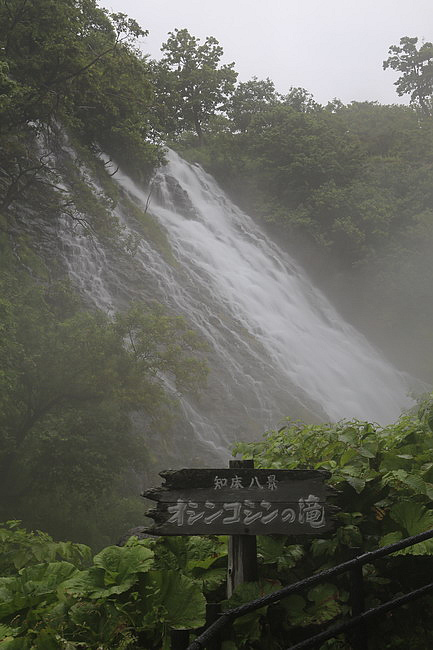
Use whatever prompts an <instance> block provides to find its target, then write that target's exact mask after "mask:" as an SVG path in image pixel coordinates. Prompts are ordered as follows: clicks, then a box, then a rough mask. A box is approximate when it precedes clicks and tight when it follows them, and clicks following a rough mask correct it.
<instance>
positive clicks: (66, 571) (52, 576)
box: [0, 562, 77, 617]
mask: <svg viewBox="0 0 433 650" xmlns="http://www.w3.org/2000/svg"><path fill="white" fill-rule="evenodd" d="M74 573H77V569H76V568H75V567H74V565H73V564H70V563H69V562H50V563H49V564H36V565H33V566H29V567H26V568H24V569H21V571H20V575H19V576H14V577H8V578H0V617H3V616H7V615H8V614H12V613H14V612H17V611H20V610H21V609H25V608H27V607H33V606H35V605H37V604H38V603H40V602H42V601H44V600H54V599H55V597H56V591H57V588H58V586H59V585H60V584H62V583H63V582H65V581H66V580H67V579H68V578H70V577H71V575H73V574H74Z"/></svg>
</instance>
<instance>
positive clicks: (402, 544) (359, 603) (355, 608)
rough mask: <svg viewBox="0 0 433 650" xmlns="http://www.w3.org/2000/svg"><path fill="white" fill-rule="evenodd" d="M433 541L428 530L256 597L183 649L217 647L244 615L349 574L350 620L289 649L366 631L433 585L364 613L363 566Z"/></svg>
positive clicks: (359, 644) (362, 639)
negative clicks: (370, 624) (225, 631)
mask: <svg viewBox="0 0 433 650" xmlns="http://www.w3.org/2000/svg"><path fill="white" fill-rule="evenodd" d="M431 538H433V529H432V530H427V531H425V532H423V533H420V534H418V535H414V536H412V537H406V538H405V539H403V540H401V541H399V542H395V543H394V544H389V545H388V546H383V547H381V548H379V549H377V550H376V551H370V552H368V553H363V554H362V555H358V556H357V557H354V558H353V559H351V560H347V561H346V562H342V563H341V564H338V565H337V566H335V567H332V568H331V569H325V570H324V571H321V572H320V573H317V574H315V575H312V576H310V577H308V578H305V579H304V580H300V581H298V582H295V583H293V584H291V585H288V586H287V587H283V589H279V590H278V591H274V592H273V593H271V594H268V595H267V596H263V597H262V598H257V599H256V600H253V601H251V602H249V603H245V604H244V605H241V606H239V607H235V608H233V609H229V610H226V611H225V612H223V613H222V614H220V615H219V616H218V617H217V619H216V620H215V622H213V623H211V624H210V625H209V626H208V627H207V628H206V629H205V630H204V631H203V632H202V633H201V634H199V635H198V636H197V637H196V639H194V641H192V643H190V644H189V645H188V646H186V645H184V646H183V647H184V648H187V650H202V649H203V648H207V647H208V646H209V644H212V646H213V647H216V646H215V639H216V638H217V637H218V636H219V635H220V633H221V631H222V630H223V628H225V627H226V626H228V625H230V624H232V623H233V621H235V620H236V619H237V618H239V617H241V616H245V614H249V613H250V612H254V611H255V610H257V609H260V608H262V607H265V606H267V605H272V604H273V603H277V602H279V601H280V600H282V599H283V598H286V597H287V596H291V595H292V594H294V593H297V592H299V591H301V590H302V589H305V588H310V587H313V586H314V585H316V584H318V583H320V582H323V581H325V580H328V579H329V578H333V577H334V576H338V575H341V574H342V573H346V572H350V574H351V578H352V587H353V589H351V592H352V616H351V618H350V619H349V620H348V621H345V622H343V623H340V624H338V625H334V626H332V627H330V628H329V629H328V630H325V631H324V632H321V633H319V634H316V635H314V636H311V637H309V638H308V639H305V640H304V641H301V642H300V643H297V644H296V645H292V646H290V648H288V649H287V650H307V649H308V648H314V647H316V646H317V645H318V644H319V643H323V642H324V641H326V640H327V639H331V638H332V637H335V636H338V635H339V634H341V633H343V632H347V631H349V630H351V629H353V628H357V627H359V629H361V630H362V629H364V632H365V626H364V625H363V624H364V623H365V622H366V621H368V620H370V619H372V618H374V617H376V616H380V615H381V614H383V613H385V612H388V611H390V610H392V609H395V608H397V607H401V606H402V605H405V604H406V603H408V602H410V601H413V600H416V599H417V598H421V597H422V596H424V595H426V594H427V593H429V592H430V591H433V583H429V584H427V585H425V586H424V587H421V588H419V589H416V590H414V591H411V592H410V593H408V594H405V595H404V596H400V597H398V598H395V599H393V600H390V601H387V602H386V603H384V604H382V605H379V606H377V607H374V608H373V609H369V610H367V611H363V609H364V603H363V595H362V567H363V566H364V564H368V563H371V562H373V561H374V560H377V559H378V558H381V557H386V556H387V555H391V554H392V553H395V552H396V551H400V550H402V549H404V548H407V547H408V546H413V545H415V544H419V543H420V542H424V541H426V540H428V539H431ZM367 642H368V641H367V637H366V634H363V633H361V634H360V635H359V637H358V639H356V640H354V641H353V643H352V642H351V644H352V647H353V648H354V649H355V650H365V649H366V648H367Z"/></svg>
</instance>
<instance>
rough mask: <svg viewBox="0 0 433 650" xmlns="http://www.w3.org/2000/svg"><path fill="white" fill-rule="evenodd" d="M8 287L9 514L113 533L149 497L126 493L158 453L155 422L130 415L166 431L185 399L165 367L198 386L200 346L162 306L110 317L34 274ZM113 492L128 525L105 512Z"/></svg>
mask: <svg viewBox="0 0 433 650" xmlns="http://www.w3.org/2000/svg"><path fill="white" fill-rule="evenodd" d="M0 284H1V293H2V300H1V303H0V328H1V332H2V336H1V339H0V359H1V361H2V365H1V367H2V370H1V372H0V388H1V391H0V395H1V397H0V431H1V433H0V466H1V472H0V483H1V486H2V496H1V506H0V507H1V512H2V517H3V518H5V519H7V518H10V517H16V516H19V517H21V518H25V520H26V521H27V522H29V523H31V524H32V525H33V526H35V527H39V528H46V529H48V530H50V532H55V533H56V534H62V533H63V534H64V535H65V536H72V537H75V538H79V539H87V540H89V541H92V543H101V541H102V540H104V541H105V539H106V538H105V537H104V536H105V534H106V533H105V532H103V531H104V528H105V527H110V528H111V533H110V534H111V536H112V535H116V534H119V535H120V534H121V531H122V529H123V530H124V528H125V527H127V525H128V522H129V526H131V525H132V523H133V521H134V519H132V520H131V519H128V518H127V517H131V516H132V517H136V516H137V509H138V507H139V503H138V501H139V500H138V497H135V502H136V505H134V506H133V504H132V503H131V504H129V503H128V502H127V499H128V498H129V499H130V498H131V497H132V495H134V494H135V495H138V493H139V486H138V485H137V484H136V483H135V481H134V480H133V479H132V476H131V473H132V472H133V471H136V472H143V471H144V470H145V468H146V465H147V458H148V447H147V446H146V445H147V440H146V437H147V429H145V428H144V427H143V428H142V430H141V431H140V432H137V431H135V430H134V429H133V426H132V421H131V412H132V411H134V410H135V411H137V410H141V411H142V412H143V413H144V415H145V416H146V419H147V422H148V428H152V429H153V430H157V431H160V435H161V438H164V430H165V428H166V427H167V425H168V422H169V418H170V417H171V416H172V415H174V413H175V402H174V400H173V399H170V398H169V397H168V396H167V394H166V391H165V389H164V386H163V383H162V380H161V376H160V373H164V374H165V375H166V376H167V377H170V378H171V379H172V381H173V384H174V385H175V386H176V388H177V390H179V391H195V390H197V389H198V388H199V387H200V385H202V384H203V381H204V380H205V377H206V366H205V364H204V362H203V361H202V360H201V359H199V358H197V351H198V349H199V348H200V346H201V343H200V341H199V340H198V338H197V336H196V335H195V333H194V332H192V331H191V330H190V329H189V328H188V326H187V324H186V322H185V321H184V320H183V319H182V318H178V317H173V316H170V315H169V314H167V313H166V311H165V310H164V309H163V308H162V307H161V306H160V305H157V304H148V305H144V304H135V305H133V306H132V307H131V308H130V309H129V311H127V312H125V313H123V314H117V315H116V316H115V317H114V318H113V319H110V318H108V317H107V316H105V315H104V314H102V313H100V312H96V313H94V312H90V311H84V310H83V309H82V308H81V307H80V305H79V302H78V301H77V299H76V297H75V296H74V294H73V293H72V292H71V290H70V289H69V288H68V287H67V286H64V285H62V284H52V285H42V284H38V283H36V282H34V281H32V280H31V279H30V278H29V277H28V276H27V274H26V273H25V272H19V271H17V274H16V275H15V276H13V275H12V274H11V273H10V272H5V273H4V274H3V277H2V281H1V283H0ZM115 492H116V493H117V494H116V497H114V496H113V495H114V493H115ZM113 499H114V500H115V502H117V503H119V506H121V507H119V508H118V513H117V515H116V516H118V518H119V523H118V524H116V523H115V522H114V521H111V522H109V521H108V517H106V518H105V519H104V517H102V520H101V514H99V515H96V512H98V513H99V512H100V513H104V512H105V511H107V513H108V511H109V510H111V511H112V513H113V514H114V512H113V507H114V503H113ZM122 499H123V501H122ZM135 502H134V503H135ZM92 512H93V515H92V514H90V513H92ZM112 516H113V515H112ZM125 517H126V519H125ZM92 522H93V523H92ZM92 526H94V527H95V530H93V531H92V532H91V527H92ZM116 531H118V533H116ZM98 538H99V541H97V540H98ZM111 539H112V537H111Z"/></svg>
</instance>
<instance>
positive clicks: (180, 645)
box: [170, 630, 189, 650]
mask: <svg viewBox="0 0 433 650" xmlns="http://www.w3.org/2000/svg"><path fill="white" fill-rule="evenodd" d="M170 640H171V650H186V649H187V647H188V645H189V630H170Z"/></svg>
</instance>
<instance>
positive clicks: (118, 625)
mask: <svg viewBox="0 0 433 650" xmlns="http://www.w3.org/2000/svg"><path fill="white" fill-rule="evenodd" d="M11 530H15V531H16V532H17V533H19V538H18V537H17V536H16V539H15V545H16V551H17V554H18V555H19V552H20V546H21V547H22V548H23V549H27V548H28V547H29V546H31V545H32V544H34V543H35V544H36V546H37V547H38V548H39V550H42V554H41V555H42V556H43V558H44V559H42V558H39V559H40V560H41V561H40V562H39V563H36V564H35V563H30V564H29V565H28V566H26V567H25V568H22V569H19V570H18V571H11V572H10V575H9V576H7V577H2V578H0V597H1V604H0V619H1V621H2V623H1V624H0V633H1V634H2V638H3V639H4V640H3V641H2V645H4V647H12V648H14V647H16V648H30V647H31V648H41V649H42V648H48V647H49V648H51V647H52V648H53V649H55V650H57V649H61V648H63V649H64V648H68V649H69V650H72V649H73V648H81V647H86V648H94V649H95V650H96V649H97V648H101V647H106V648H135V647H143V644H144V645H145V647H146V648H149V650H151V649H154V650H156V649H157V648H161V647H164V648H166V647H169V646H168V638H169V637H168V631H169V628H177V629H183V628H187V629H188V628H196V627H199V626H201V625H202V624H203V622H204V614H205V599H204V596H203V595H202V593H201V589H200V584H199V583H198V582H197V581H195V580H194V579H192V578H190V577H188V576H187V575H185V573H184V572H182V571H179V569H178V570H176V571H175V570H172V569H170V570H163V571H161V570H160V569H158V568H157V566H156V562H155V558H154V552H153V550H152V549H151V548H149V546H153V545H154V542H152V541H149V542H138V541H137V540H136V539H134V538H132V539H131V540H130V541H129V542H128V543H127V544H126V546H124V547H118V546H110V547H107V548H105V549H103V550H102V551H101V552H100V553H98V554H97V555H95V557H94V558H93V561H92V562H90V558H88V560H89V564H90V566H89V567H88V568H86V569H83V568H81V570H80V569H79V567H81V560H80V559H79V561H78V563H76V562H75V563H74V562H66V561H62V562H56V561H51V554H52V552H53V544H55V543H53V541H52V540H51V538H49V537H48V536H47V535H42V534H40V533H39V534H34V533H26V532H25V531H24V530H23V529H17V525H16V523H12V524H9V525H8V526H6V528H5V529H1V528H0V533H1V537H0V539H2V538H3V533H4V531H6V533H8V534H9V531H11ZM0 543H1V542H0ZM57 544H58V545H59V548H66V547H67V546H68V545H70V543H57ZM44 545H45V549H44V548H43V547H44ZM62 545H63V546H62ZM71 546H72V545H71ZM3 621H4V622H3ZM138 639H139V642H138ZM48 642H49V645H47V644H48ZM6 643H7V644H9V643H11V644H12V645H5V644H6ZM137 643H138V645H137Z"/></svg>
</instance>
